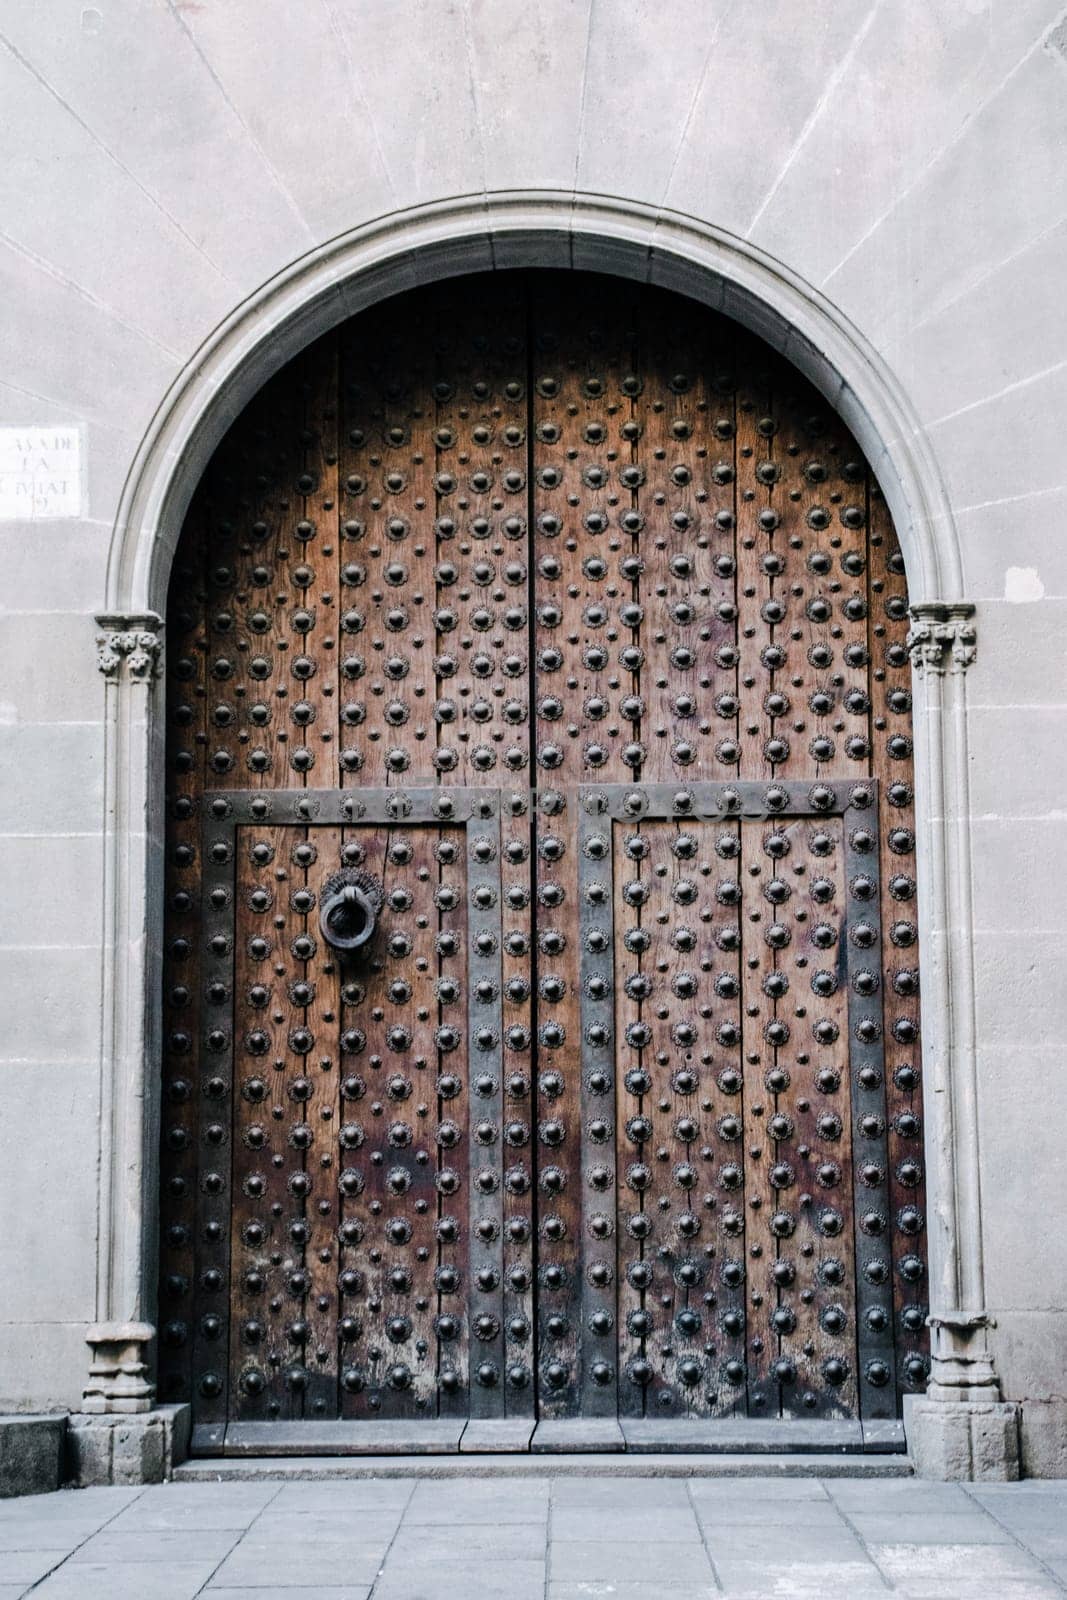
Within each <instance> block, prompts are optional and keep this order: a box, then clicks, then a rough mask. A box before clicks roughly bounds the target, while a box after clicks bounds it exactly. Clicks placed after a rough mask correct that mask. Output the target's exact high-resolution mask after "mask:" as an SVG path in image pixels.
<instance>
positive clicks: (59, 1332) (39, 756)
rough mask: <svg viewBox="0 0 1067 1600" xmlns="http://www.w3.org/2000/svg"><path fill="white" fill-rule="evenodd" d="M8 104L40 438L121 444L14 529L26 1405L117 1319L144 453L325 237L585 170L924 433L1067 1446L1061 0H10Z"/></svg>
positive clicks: (7, 536)
mask: <svg viewBox="0 0 1067 1600" xmlns="http://www.w3.org/2000/svg"><path fill="white" fill-rule="evenodd" d="M0 104H3V106H4V108H5V116H4V122H5V130H6V131H5V141H4V143H5V154H4V160H3V161H2V162H0V217H2V218H3V223H2V229H3V232H2V236H0V304H2V305H3V306H4V308H5V315H4V316H3V317H2V318H0V427H27V426H35V427H52V426H57V427H58V426H69V425H71V424H77V426H78V427H79V429H80V430H81V436H82V451H83V455H84V458H85V462H86V468H85V493H84V504H83V514H82V516H81V517H79V518H74V519H65V520H48V519H46V520H38V521H21V522H20V521H5V522H0V550H2V552H3V569H2V570H3V572H4V573H5V576H6V582H5V583H4V585H3V592H2V597H0V598H2V604H3V607H4V615H3V619H2V628H3V634H2V639H3V642H2V645H0V651H2V659H0V785H2V793H3V798H2V803H0V832H2V834H3V838H2V844H0V848H2V854H3V883H4V892H3V894H2V896H0V993H2V994H3V996H4V1006H3V1027H2V1029H0V1057H2V1059H0V1094H2V1102H0V1103H2V1114H0V1219H2V1220H0V1283H2V1284H3V1285H4V1293H3V1295H2V1296H0V1322H2V1323H3V1324H4V1325H3V1326H2V1328H0V1409H2V1408H4V1407H10V1408H14V1409H23V1410H31V1409H32V1410H39V1409H46V1408H51V1407H56V1406H60V1407H62V1406H72V1405H76V1404H77V1401H78V1397H79V1395H80V1392H81V1389H82V1386H83V1383H84V1381H85V1373H86V1370H87V1352H86V1347H85V1344H84V1331H85V1327H86V1325H87V1324H89V1323H91V1322H92V1321H94V1320H95V1319H96V1318H97V1317H98V1316H99V1315H100V1314H101V1312H100V1307H99V1299H98V1282H99V1281H100V1278H101V1275H102V1264H101V1263H100V1262H99V1261H98V1244H97V1239H98V1206H97V1195H98V1190H99V1183H98V1178H99V1173H98V1166H99V1161H100V1149H101V1145H100V1109H101V1081H100V1069H99V1061H100V1048H101V1047H100V1011H101V982H102V963H101V954H100V942H101V928H102V925H103V895H104V892H105V885H104V881H103V860H104V855H103V851H102V830H103V815H104V795H103V789H102V777H103V770H104V749H103V731H102V728H103V724H102V718H103V706H104V681H103V679H102V677H101V676H100V674H99V673H98V671H97V669H96V665H95V660H94V649H93V634H94V631H95V630H94V625H93V622H92V616H93V614H94V613H95V612H98V611H100V610H102V609H104V608H105V605H106V568H107V560H108V550H109V544H110V541H111V536H112V526H113V520H114V517H115V513H116V508H117V506H118V503H119V497H120V494H121V491H122V486H123V483H124V480H125V479H126V477H127V474H128V473H129V471H130V468H131V463H132V462H133V459H134V456H135V452H136V450H137V447H138V444H139V442H140V441H141V439H142V437H143V436H144V434H145V432H146V430H147V429H148V427H149V425H150V423H151V420H152V418H153V415H154V414H155V413H156V411H157V408H158V407H160V405H161V404H162V403H163V401H164V398H165V396H166V393H167V390H168V387H169V385H170V384H171V383H172V382H173V381H174V380H175V379H176V378H177V376H178V374H179V373H180V372H182V371H183V370H184V369H186V368H187V367H188V366H189V364H190V363H192V362H194V361H195V357H196V352H197V350H198V347H199V346H200V345H201V344H202V342H203V341H204V340H205V339H207V338H208V337H209V336H210V335H211V333H212V331H213V330H214V329H215V328H216V327H217V325H218V324H219V323H220V322H221V321H222V320H223V319H224V318H226V317H227V316H228V315H229V314H230V313H231V312H232V311H233V310H234V309H235V308H237V307H238V306H240V305H241V303H242V302H244V301H245V300H246V299H247V298H248V297H249V296H251V295H253V294H254V293H255V292H256V291H257V290H258V289H260V288H261V286H263V285H264V284H265V283H266V282H267V281H268V280H270V279H271V278H272V277H273V276H274V275H275V274H277V273H279V272H282V271H283V270H284V269H285V268H287V267H288V266H289V265H290V264H291V263H293V262H295V261H297V260H298V259H299V258H300V257H301V256H303V255H304V254H305V253H306V252H308V251H309V250H312V249H313V248H315V247H317V246H320V245H322V244H323V243H324V242H325V241H327V240H328V239H330V238H332V237H334V236H336V235H338V234H341V233H344V232H345V231H346V230H349V229H352V228H354V227H356V226H358V225H360V224H363V223H366V222H370V221H373V220H374V219H377V218H380V217H381V216H383V215H384V214H386V213H390V212H396V211H399V210H401V209H403V208H405V207H408V206H412V205H417V204H422V203H425V202H428V201H433V200H439V199H447V198H449V197H452V196H457V195H471V194H475V195H477V194H481V193H483V192H487V191H496V190H508V189H531V188H547V189H553V190H557V191H563V192H570V191H574V190H578V191H583V192H586V193H595V194H606V195H612V196H617V197H620V198H622V199H624V200H628V201H634V202H640V203H642V204H644V205H647V206H652V207H666V208H670V209H671V210H673V211H677V212H681V213H686V214H689V215H692V216H694V217H696V218H698V219H701V220H702V221H704V222H707V223H710V224H713V225H715V226H716V227H719V228H721V229H725V230H728V231H729V232H731V233H734V234H736V235H737V236H738V237H740V238H742V239H746V240H748V241H750V242H751V243H752V244H753V245H755V246H757V247H759V248H760V249H762V250H764V251H766V252H768V253H769V254H770V255H771V256H773V257H775V258H776V259H777V260H778V261H780V262H781V263H782V264H783V266H784V267H785V268H786V269H788V271H789V272H791V273H793V274H796V275H798V276H799V277H800V278H802V279H804V280H806V281H807V282H808V283H809V284H810V285H812V286H813V288H815V289H817V290H819V291H821V292H822V293H823V294H824V295H825V296H827V297H828V298H829V299H830V300H831V301H832V302H833V303H834V305H835V306H836V307H837V308H839V310H840V311H841V312H842V313H843V314H844V315H845V316H846V317H847V318H848V319H850V321H851V322H852V323H853V324H854V325H855V327H856V328H857V329H858V331H859V333H860V334H861V335H862V336H863V337H864V338H865V339H866V340H867V341H869V342H870V344H871V345H872V346H873V347H874V348H875V349H876V350H877V351H878V353H879V354H880V356H881V357H882V358H883V359H884V361H885V362H886V363H887V364H888V366H889V368H890V369H891V370H892V372H893V373H894V374H895V376H896V378H897V380H898V381H899V384H900V385H901V386H902V388H903V389H904V391H905V392H906V394H907V396H908V397H909V400H910V403H911V406H912V407H913V409H914V411H915V412H916V414H917V415H918V417H919V418H920V419H921V426H922V429H923V430H924V432H925V436H926V440H925V442H926V444H927V447H928V448H929V449H930V450H931V451H932V454H933V457H934V458H935V459H936V461H937V464H938V466H939V469H940V471H941V473H942V474H943V477H944V480H945V483H946V485H947V488H948V494H949V498H950V501H951V505H952V511H953V515H954V518H955V521H956V524H957V527H958V532H959V541H960V546H961V550H962V561H963V568H964V572H963V593H964V594H965V596H966V597H967V598H968V599H971V600H974V601H976V602H977V604H978V615H977V625H978V639H979V644H978V658H977V662H976V664H975V666H974V667H972V668H971V670H970V673H969V674H968V694H969V717H970V756H971V771H970V782H971V803H972V812H973V817H972V838H973V851H974V879H973V904H974V948H975V955H976V962H977V980H978V981H977V994H978V1009H977V1019H976V1020H977V1028H978V1062H979V1090H980V1103H979V1118H980V1134H981V1155H982V1183H983V1221H984V1237H985V1255H986V1279H987V1296H988V1302H989V1308H990V1310H991V1311H992V1313H993V1315H994V1316H995V1317H996V1319H997V1327H996V1329H995V1332H994V1334H993V1348H994V1351H995V1354H996V1358H997V1362H998V1366H999V1370H1000V1373H1001V1377H1002V1380H1003V1384H1004V1388H1005V1392H1006V1394H1007V1395H1008V1397H1010V1398H1013V1399H1019V1400H1026V1401H1033V1402H1035V1403H1034V1404H1033V1405H1032V1406H1030V1407H1029V1408H1028V1411H1027V1419H1028V1420H1027V1423H1026V1429H1024V1452H1029V1454H1028V1456H1027V1459H1028V1461H1029V1464H1030V1466H1031V1470H1057V1469H1058V1470H1060V1471H1067V1463H1065V1461H1064V1459H1063V1457H1062V1456H1058V1455H1057V1454H1056V1449H1057V1444H1056V1433H1057V1428H1059V1429H1060V1431H1062V1427H1063V1423H1064V1420H1065V1413H1067V1406H1065V1405H1064V1404H1060V1405H1059V1406H1057V1404H1056V1402H1057V1401H1058V1400H1061V1398H1062V1397H1063V1396H1064V1395H1067V1370H1065V1369H1067V1355H1065V1349H1067V1340H1065V1339H1064V1336H1063V1308H1064V1305H1065V1302H1067V1229H1065V1227H1064V1215H1063V1201H1062V1190H1063V1185H1062V1167H1063V1158H1062V1155H1061V1148H1060V1147H1061V1144H1062V1130H1063V1127H1064V1125H1065V1122H1067V1087H1065V1085H1067V1076H1065V1074H1064V1072H1063V1070H1062V1062H1061V1055H1062V1040H1063V1037H1064V1033H1065V1031H1067V985H1065V984H1064V982H1063V972H1064V970H1065V966H1067V960H1065V958H1067V934H1065V932H1064V929H1063V919H1062V911H1061V908H1062V906H1063V904H1064V887H1065V885H1064V871H1065V869H1064V861H1065V859H1067V853H1065V852H1064V850H1063V848H1062V845H1063V818H1064V815H1065V814H1067V813H1065V807H1064V801H1063V798H1062V794H1063V788H1064V784H1065V779H1067V771H1065V758H1064V754H1063V743H1062V729H1063V714H1064V701H1065V684H1064V670H1063V658H1064V645H1063V640H1064V637H1065V632H1064V629H1065V623H1067V538H1065V536H1064V535H1065V529H1064V517H1065V510H1067V486H1065V481H1064V459H1065V458H1064V450H1063V444H1062V439H1063V433H1064V417H1065V412H1067V321H1065V315H1064V310H1063V304H1062V299H1063V295H1062V284H1063V281H1064V267H1065V256H1067V222H1065V217H1067V163H1065V162H1064V160H1063V151H1064V149H1065V148H1067V27H1065V25H1064V21H1063V11H1062V5H1061V3H1060V0H1013V4H1012V5H1010V6H1006V5H1002V4H998V3H997V0H880V3H879V0H824V3H823V4H820V5H819V6H817V7H812V6H808V5H802V4H801V3H800V0H763V3H762V4H761V5H760V6H759V7H758V8H753V7H751V6H746V5H742V4H739V3H737V0H733V3H731V0H675V3H674V4H672V5H671V6H670V7H668V8H664V7H663V5H662V4H659V3H656V0H647V3H646V0H527V3H525V4H522V5H519V4H517V3H514V0H441V3H440V4H438V3H433V4H430V3H428V0H422V3H419V0H393V3H392V4H389V5H367V4H364V3H357V0H321V3H313V0H306V3H302V4H298V5H293V4H292V3H285V0H255V3H253V0H228V3H227V4H218V3H212V0H208V3H207V4H200V5H193V4H185V3H182V0H174V3H164V0H148V3H145V0H99V3H98V4H97V5H95V6H94V5H84V4H80V3H77V4H72V3H68V0H42V3H41V4H38V5H34V6H28V5H26V4H25V3H24V0H0ZM935 598H936V597H935ZM960 933H961V936H966V933H967V930H966V929H961V930H960ZM1038 1402H1042V1403H1041V1404H1038ZM1027 1429H1028V1430H1029V1431H1028V1432H1027V1431H1026V1430H1027Z"/></svg>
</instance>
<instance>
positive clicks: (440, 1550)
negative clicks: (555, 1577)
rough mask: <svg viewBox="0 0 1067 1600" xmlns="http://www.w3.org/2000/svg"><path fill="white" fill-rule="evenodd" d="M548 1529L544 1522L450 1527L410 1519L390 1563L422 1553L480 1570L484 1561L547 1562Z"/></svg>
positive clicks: (392, 1548) (394, 1546) (392, 1549)
mask: <svg viewBox="0 0 1067 1600" xmlns="http://www.w3.org/2000/svg"><path fill="white" fill-rule="evenodd" d="M545 1542H546V1541H545V1528H544V1524H543V1523H540V1522H504V1523H501V1524H500V1525H499V1526H495V1527H494V1526H491V1525H488V1524H486V1523H484V1522H476V1523H467V1522H454V1523H451V1524H449V1526H448V1527H441V1526H437V1525H434V1524H430V1523H423V1524H422V1525H421V1526H416V1525H411V1526H409V1525H408V1524H407V1523H406V1522H405V1523H404V1524H403V1525H402V1526H401V1529H400V1532H399V1533H398V1534H397V1536H396V1538H395V1539H394V1541H393V1543H392V1545H391V1546H390V1550H389V1560H390V1562H394V1561H398V1560H401V1559H405V1558H407V1557H409V1556H419V1557H421V1558H423V1559H425V1560H427V1561H460V1560H464V1558H466V1562H467V1565H468V1566H469V1567H470V1568H471V1569H472V1570H476V1568H477V1564H478V1562H479V1561H480V1560H482V1559H484V1560H487V1561H493V1560H500V1561H512V1560H519V1561H543V1560H544V1556H545Z"/></svg>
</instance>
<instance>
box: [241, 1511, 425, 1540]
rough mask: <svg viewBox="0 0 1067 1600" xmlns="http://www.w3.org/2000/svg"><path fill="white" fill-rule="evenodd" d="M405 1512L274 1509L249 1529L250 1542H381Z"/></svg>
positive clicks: (395, 1526) (393, 1530)
mask: <svg viewBox="0 0 1067 1600" xmlns="http://www.w3.org/2000/svg"><path fill="white" fill-rule="evenodd" d="M403 1515H404V1509H403V1507H402V1506H380V1507H377V1508H376V1509H367V1508H363V1509H361V1510H359V1511H348V1510H345V1511H326V1512H320V1511H312V1510H311V1509H310V1508H309V1509H308V1510H306V1511H293V1510H289V1511H280V1512H279V1511H274V1510H271V1512H270V1514H269V1515H267V1516H260V1517H259V1518H258V1519H257V1520H256V1521H255V1522H254V1523H253V1524H252V1525H251V1527H250V1528H249V1529H248V1530H247V1535H246V1542H247V1543H249V1544H253V1543H255V1544H260V1543H264V1542H266V1543H271V1544H283V1543H284V1542H285V1541H286V1540H287V1539H301V1540H306V1541H308V1542H309V1543H315V1542H318V1541H321V1542H323V1543H326V1544H336V1543H338V1542H340V1543H350V1542H352V1543H361V1544H381V1543H382V1542H383V1541H388V1540H389V1539H391V1538H392V1537H393V1534H394V1533H395V1532H396V1530H397V1529H398V1528H399V1526H400V1521H401V1518H402V1517H403Z"/></svg>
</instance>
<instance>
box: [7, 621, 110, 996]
mask: <svg viewBox="0 0 1067 1600" xmlns="http://www.w3.org/2000/svg"><path fill="white" fill-rule="evenodd" d="M86 655H87V656H88V651H87V652H86ZM91 667H92V663H91V661H90V660H88V659H87V660H86V661H85V662H83V663H82V668H83V671H85V672H88V671H90V670H91ZM93 688H94V689H96V685H93ZM6 692H7V693H10V692H11V690H10V688H8V689H7V690H6ZM97 693H99V691H97ZM20 699H21V691H20ZM14 709H16V710H17V711H19V712H21V711H22V709H23V707H22V706H21V705H19V706H17V707H16V708H14ZM26 709H27V710H28V709H29V708H28V707H27V708H26ZM101 709H102V707H101ZM0 715H2V713H0ZM60 774H62V777H61V776H60ZM103 801H104V729H103V726H102V724H101V723H100V722H63V723H60V724H56V723H50V722H23V721H21V720H20V721H14V720H12V721H11V722H6V723H5V722H3V721H2V720H0V819H2V821H0V827H2V828H3V831H4V832H5V833H24V834H25V833H53V832H54V833H90V832H93V831H95V829H96V827H97V826H98V825H99V818H100V815H101V811H102V808H103ZM13 992H14V991H12V990H9V991H8V993H13Z"/></svg>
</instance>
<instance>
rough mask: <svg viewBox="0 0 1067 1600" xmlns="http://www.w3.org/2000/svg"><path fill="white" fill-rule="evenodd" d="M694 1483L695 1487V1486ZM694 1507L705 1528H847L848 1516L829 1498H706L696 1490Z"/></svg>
mask: <svg viewBox="0 0 1067 1600" xmlns="http://www.w3.org/2000/svg"><path fill="white" fill-rule="evenodd" d="M695 1487H696V1486H695V1485H694V1489H695ZM693 1509H694V1510H695V1512H696V1515H697V1518H698V1520H699V1522H700V1524H701V1526H702V1527H703V1528H704V1529H705V1530H710V1529H712V1528H721V1527H725V1528H729V1527H756V1526H758V1527H763V1526H767V1527H772V1526H773V1527H789V1528H793V1527H803V1528H843V1527H844V1526H845V1522H844V1519H843V1517H842V1515H841V1513H840V1511H839V1510H838V1509H837V1507H836V1506H835V1505H833V1504H832V1503H831V1502H830V1501H829V1500H825V1501H819V1500H784V1501H781V1502H780V1503H779V1502H776V1501H774V1500H768V1499H764V1498H760V1499H758V1500H751V1501H748V1502H745V1501H743V1500H726V1501H723V1500H710V1499H708V1500H706V1499H704V1498H703V1497H702V1496H700V1495H697V1494H695V1493H694V1495H693Z"/></svg>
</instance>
